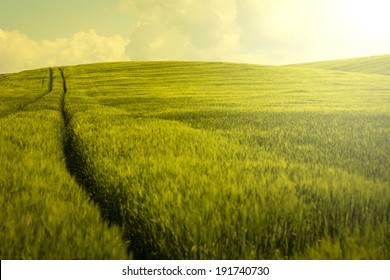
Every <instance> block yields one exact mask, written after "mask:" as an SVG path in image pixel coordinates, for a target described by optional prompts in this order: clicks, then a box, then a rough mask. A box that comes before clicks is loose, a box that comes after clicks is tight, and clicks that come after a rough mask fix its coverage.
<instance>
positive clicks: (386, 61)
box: [288, 55, 390, 75]
mask: <svg viewBox="0 0 390 280" xmlns="http://www.w3.org/2000/svg"><path fill="white" fill-rule="evenodd" d="M288 66H294V67H307V68H320V69H328V70H340V71H350V72H361V73H371V74H381V75H390V55H380V56H371V57H361V58H352V59H342V60H330V61H321V62H312V63H301V64H292V65H288Z"/></svg>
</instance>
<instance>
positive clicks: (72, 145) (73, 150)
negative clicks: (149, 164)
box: [58, 67, 132, 254]
mask: <svg viewBox="0 0 390 280" xmlns="http://www.w3.org/2000/svg"><path fill="white" fill-rule="evenodd" d="M58 70H59V71H60V73H61V78H62V97H61V114H62V119H63V123H64V132H63V137H62V141H63V154H64V159H65V164H66V168H67V170H68V172H69V173H70V174H71V176H72V177H73V178H74V179H75V181H76V182H77V184H78V185H79V186H80V188H82V189H83V190H84V191H85V192H87V194H88V196H89V197H90V199H91V201H92V202H93V203H94V204H95V205H96V206H97V207H98V209H99V211H100V215H101V216H102V218H103V220H104V221H105V222H107V223H108V224H109V225H116V226H119V227H120V228H121V229H122V239H123V243H124V244H128V246H127V250H128V253H129V254H132V252H131V251H132V248H131V247H130V242H129V237H128V236H127V234H126V232H124V231H123V225H122V223H123V217H122V214H121V212H120V209H119V208H114V209H112V205H113V203H114V205H116V204H117V200H118V199H119V198H118V197H119V196H123V195H124V194H118V197H115V198H114V199H109V198H107V197H105V195H104V194H103V193H102V192H101V191H100V190H99V188H98V187H97V186H98V185H99V184H98V182H97V181H96V180H95V179H94V178H93V171H91V168H90V166H89V165H88V163H87V161H86V159H85V157H84V155H83V152H82V148H81V144H80V140H79V139H78V138H77V135H75V133H74V131H73V128H72V124H71V118H72V117H71V115H70V114H69V113H68V112H67V110H66V107H65V101H66V95H67V93H68V88H67V83H66V77H65V74H64V72H63V69H61V68H60V67H59V68H58Z"/></svg>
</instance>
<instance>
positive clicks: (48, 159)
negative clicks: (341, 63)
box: [0, 61, 390, 259]
mask: <svg viewBox="0 0 390 280" xmlns="http://www.w3.org/2000/svg"><path fill="white" fill-rule="evenodd" d="M389 96H390V80H389V77H388V76H385V75H371V74H366V73H356V72H340V71H328V70H323V69H311V68H304V67H277V66H262V65H250V64H237V63H207V62H169V61H166V62H121V63H102V64H90V65H78V66H66V67H51V68H46V69H37V70H33V71H25V72H22V73H18V74H11V75H8V76H7V77H5V78H4V79H1V80H0V99H1V101H2V106H1V107H0V126H1V128H2V130H1V134H0V140H1V143H2V145H1V147H0V149H1V153H0V157H1V158H0V159H1V162H2V165H3V168H2V170H1V174H0V175H1V176H0V179H1V180H0V187H1V188H0V192H1V193H0V194H1V195H0V206H1V207H2V209H3V211H2V212H1V214H0V219H1V224H2V225H4V226H3V228H4V230H3V231H1V233H0V249H1V251H0V258H2V259H4V258H6V259H7V258H16V259H45V258H51V259H53V258H54V259H58V258H64V259H67V258H70V259H74V258H76V259H77V258H89V259H100V258H111V259H118V258H124V257H131V256H134V257H135V258H137V259H389V258H390V239H389V238H388V237H389V236H390V227H389V220H390V216H389V213H390V212H389V201H390V174H389V172H388V171H389V170H390V141H389V139H390V103H389ZM97 208H98V209H97ZM108 225H110V226H108ZM15 228H16V229H17V230H14V229H15ZM95 229H96V230H95ZM118 230H120V233H121V234H120V235H119V233H118ZM120 237H122V239H123V240H121V239H120ZM9 244H12V245H9ZM53 244H56V245H55V250H50V248H51V247H52V246H54V245H53ZM85 248H89V250H88V251H86V250H85ZM126 249H128V250H129V251H130V252H131V254H130V255H127V254H126V253H127V252H126Z"/></svg>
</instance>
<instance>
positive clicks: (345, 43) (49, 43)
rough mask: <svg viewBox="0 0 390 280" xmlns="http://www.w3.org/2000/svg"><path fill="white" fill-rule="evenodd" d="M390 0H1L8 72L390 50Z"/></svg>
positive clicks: (0, 36) (283, 60)
mask: <svg viewBox="0 0 390 280" xmlns="http://www.w3.org/2000/svg"><path fill="white" fill-rule="evenodd" d="M389 11H390V1H388V0H63V1H55V0H1V1H0V73H5V72H16V71H20V70H23V69H30V68H38V67H45V66H50V65H74V64H82V63H91V62H104V61H122V60H202V61H232V62H246V63H257V64H272V65H281V64H288V63H296V62H306V61H317V60H327V59H338V58H348V57H358V56H370V55H377V54H388V53H390V28H389V26H390V17H389V16H388V14H389Z"/></svg>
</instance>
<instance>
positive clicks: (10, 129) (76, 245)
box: [0, 68, 128, 260]
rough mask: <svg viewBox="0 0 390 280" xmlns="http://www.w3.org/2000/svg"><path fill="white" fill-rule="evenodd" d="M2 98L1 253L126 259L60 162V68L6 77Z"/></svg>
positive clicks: (116, 235) (116, 236) (113, 231)
mask: <svg viewBox="0 0 390 280" xmlns="http://www.w3.org/2000/svg"><path fill="white" fill-rule="evenodd" d="M0 98H1V101H2V102H1V111H0V112H1V113H0V114H1V116H0V142H1V145H0V161H1V169H0V206H1V212H0V259H39V260H40V259H123V258H128V255H127V252H126V246H125V244H124V242H123V241H122V239H121V233H120V231H119V229H118V228H117V227H111V228H109V227H108V225H107V223H106V222H103V220H102V218H101V216H100V212H99V209H98V207H97V206H96V205H94V204H93V203H92V202H91V201H90V198H89V197H88V195H87V194H86V193H85V192H84V191H83V190H82V189H81V188H80V187H79V186H78V185H77V183H76V182H75V180H74V179H73V178H72V177H71V175H70V174H69V172H68V170H67V168H66V163H65V157H64V153H63V146H64V143H65V142H64V141H65V129H64V121H63V117H62V105H63V104H62V101H63V98H64V92H63V86H62V78H61V75H60V71H59V69H57V68H54V69H39V70H34V71H27V72H22V73H19V74H12V75H7V76H6V77H3V78H1V79H0Z"/></svg>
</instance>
